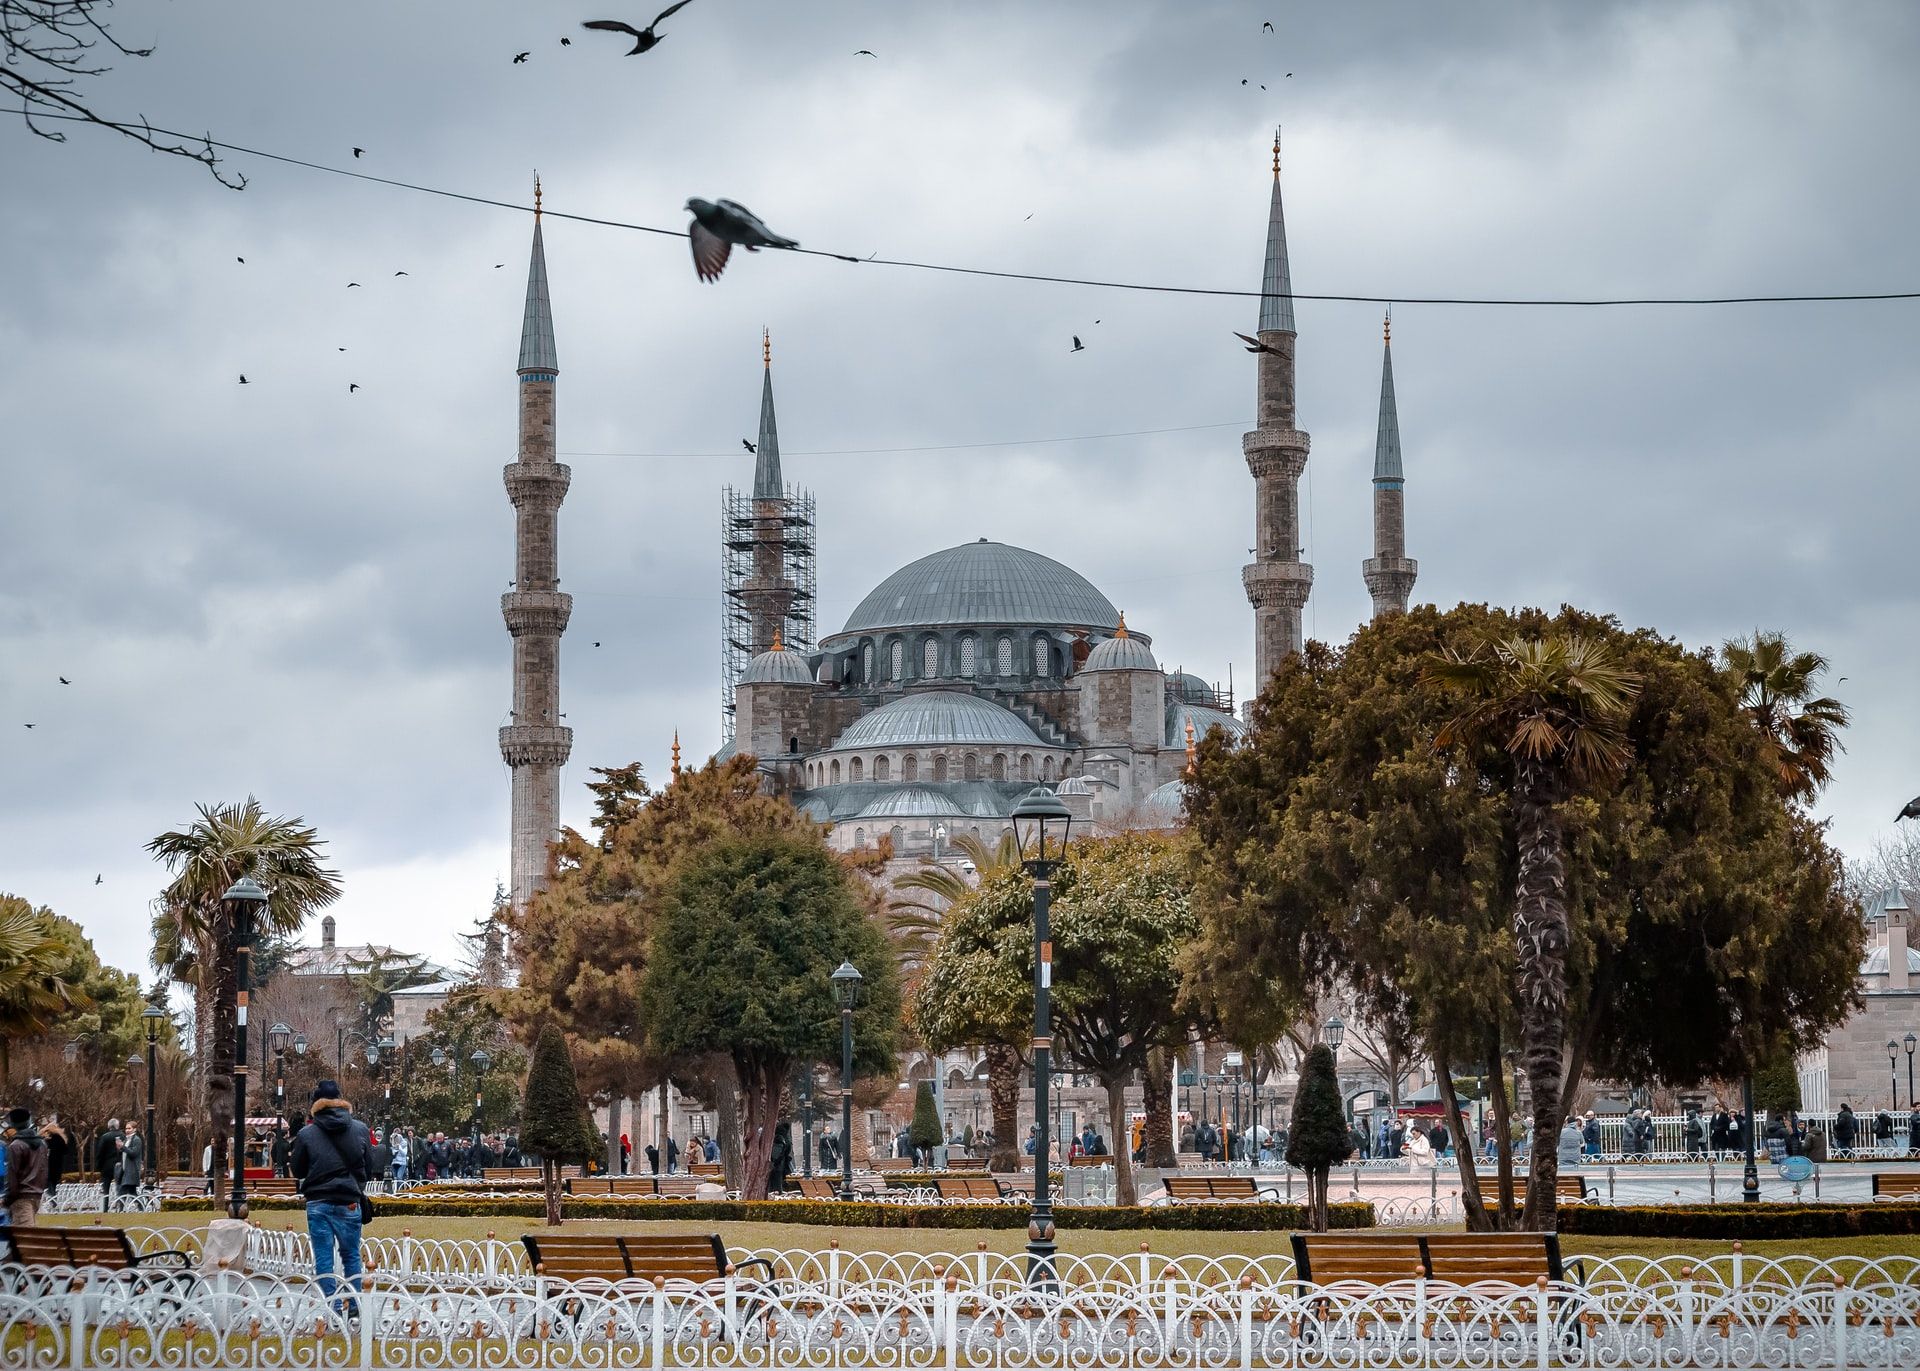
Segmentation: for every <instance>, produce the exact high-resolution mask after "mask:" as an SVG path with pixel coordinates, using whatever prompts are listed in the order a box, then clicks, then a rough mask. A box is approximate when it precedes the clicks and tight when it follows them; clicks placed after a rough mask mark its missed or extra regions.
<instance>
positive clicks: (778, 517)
mask: <svg viewBox="0 0 1920 1371" xmlns="http://www.w3.org/2000/svg"><path fill="white" fill-rule="evenodd" d="M760 364H761V374H760V441H759V443H758V444H757V445H756V446H755V448H754V457H753V570H752V573H751V574H750V575H749V576H748V578H747V579H746V580H745V581H744V582H742V583H741V586H740V599H741V602H742V603H743V604H745V605H746V607H747V613H748V615H749V618H750V622H751V623H752V640H751V641H750V642H749V643H748V645H747V650H748V655H749V656H758V655H759V654H760V653H762V652H765V651H767V650H768V649H770V648H771V647H772V646H773V645H774V641H775V639H777V638H779V637H780V636H782V631H783V630H784V628H785V626H786V622H787V613H788V611H789V610H791V609H792V608H793V594H794V584H793V581H792V580H791V579H790V578H789V577H788V576H787V568H786V541H787V488H786V485H785V483H784V482H783V481H782V480H781V478H780V431H779V428H778V426H777V425H776V424H775V423H774V420H773V338H772V336H771V335H770V334H769V333H767V332H766V330H764V329H763V330H761V333H760Z"/></svg>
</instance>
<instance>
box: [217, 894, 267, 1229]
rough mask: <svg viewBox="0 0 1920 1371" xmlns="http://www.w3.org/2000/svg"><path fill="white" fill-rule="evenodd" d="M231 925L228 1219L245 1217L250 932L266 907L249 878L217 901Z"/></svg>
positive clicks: (251, 947) (250, 967) (250, 972)
mask: <svg viewBox="0 0 1920 1371" xmlns="http://www.w3.org/2000/svg"><path fill="white" fill-rule="evenodd" d="M220 898H221V901H222V902H223V903H224V904H225V905H226V906H227V910H228V914H229V916H230V918H231V921H232V924H233V964H234V985H235V986H236V990H235V992H234V1002H235V1003H234V1009H235V1016H234V1025H233V1139H232V1141H231V1142H230V1143H229V1144H228V1147H227V1161H228V1163H229V1164H230V1165H231V1166H232V1167H233V1192H232V1194H231V1195H230V1196H229V1197H228V1199H227V1217H228V1218H230V1219H244V1218H246V1217H247V1164H246V1154H245V1148H246V1141H247V997H248V995H249V993H250V992H251V990H252V988H253V987H252V980H253V930H254V927H255V924H256V920H257V919H258V916H259V915H260V913H261V912H262V911H263V910H265V909H266V907H267V892H266V891H264V890H262V889H261V888H260V887H259V885H257V884H256V883H255V882H254V879H253V877H251V876H242V877H241V878H240V879H239V880H237V881H235V882H234V883H233V884H232V885H230V886H228V887H227V892H226V894H224V895H223V896H221V897H220Z"/></svg>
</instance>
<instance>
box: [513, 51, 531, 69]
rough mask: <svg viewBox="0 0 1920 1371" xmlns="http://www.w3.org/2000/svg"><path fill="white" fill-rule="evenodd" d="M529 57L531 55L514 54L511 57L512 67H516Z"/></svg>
mask: <svg viewBox="0 0 1920 1371" xmlns="http://www.w3.org/2000/svg"><path fill="white" fill-rule="evenodd" d="M531 56H533V54H532V53H530V52H516V53H515V54H514V55H513V65H514V66H516V67H517V66H519V65H520V64H521V63H522V62H524V61H526V60H527V59H528V58H529V57H531Z"/></svg>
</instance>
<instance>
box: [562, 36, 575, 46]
mask: <svg viewBox="0 0 1920 1371" xmlns="http://www.w3.org/2000/svg"><path fill="white" fill-rule="evenodd" d="M560 46H561V47H563V48H570V47H572V46H573V40H572V39H571V38H562V39H561V40H560Z"/></svg>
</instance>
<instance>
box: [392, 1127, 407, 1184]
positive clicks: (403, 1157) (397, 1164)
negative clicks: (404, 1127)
mask: <svg viewBox="0 0 1920 1371" xmlns="http://www.w3.org/2000/svg"><path fill="white" fill-rule="evenodd" d="M389 1146H391V1147H392V1148H393V1183H394V1184H395V1185H402V1184H404V1183H405V1182H406V1179H407V1161H408V1159H409V1158H410V1157H411V1156H412V1155H413V1145H412V1144H411V1143H409V1142H408V1141H407V1135H406V1133H405V1132H403V1131H396V1132H395V1133H394V1134H393V1140H392V1142H391V1143H390V1144H389Z"/></svg>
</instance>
